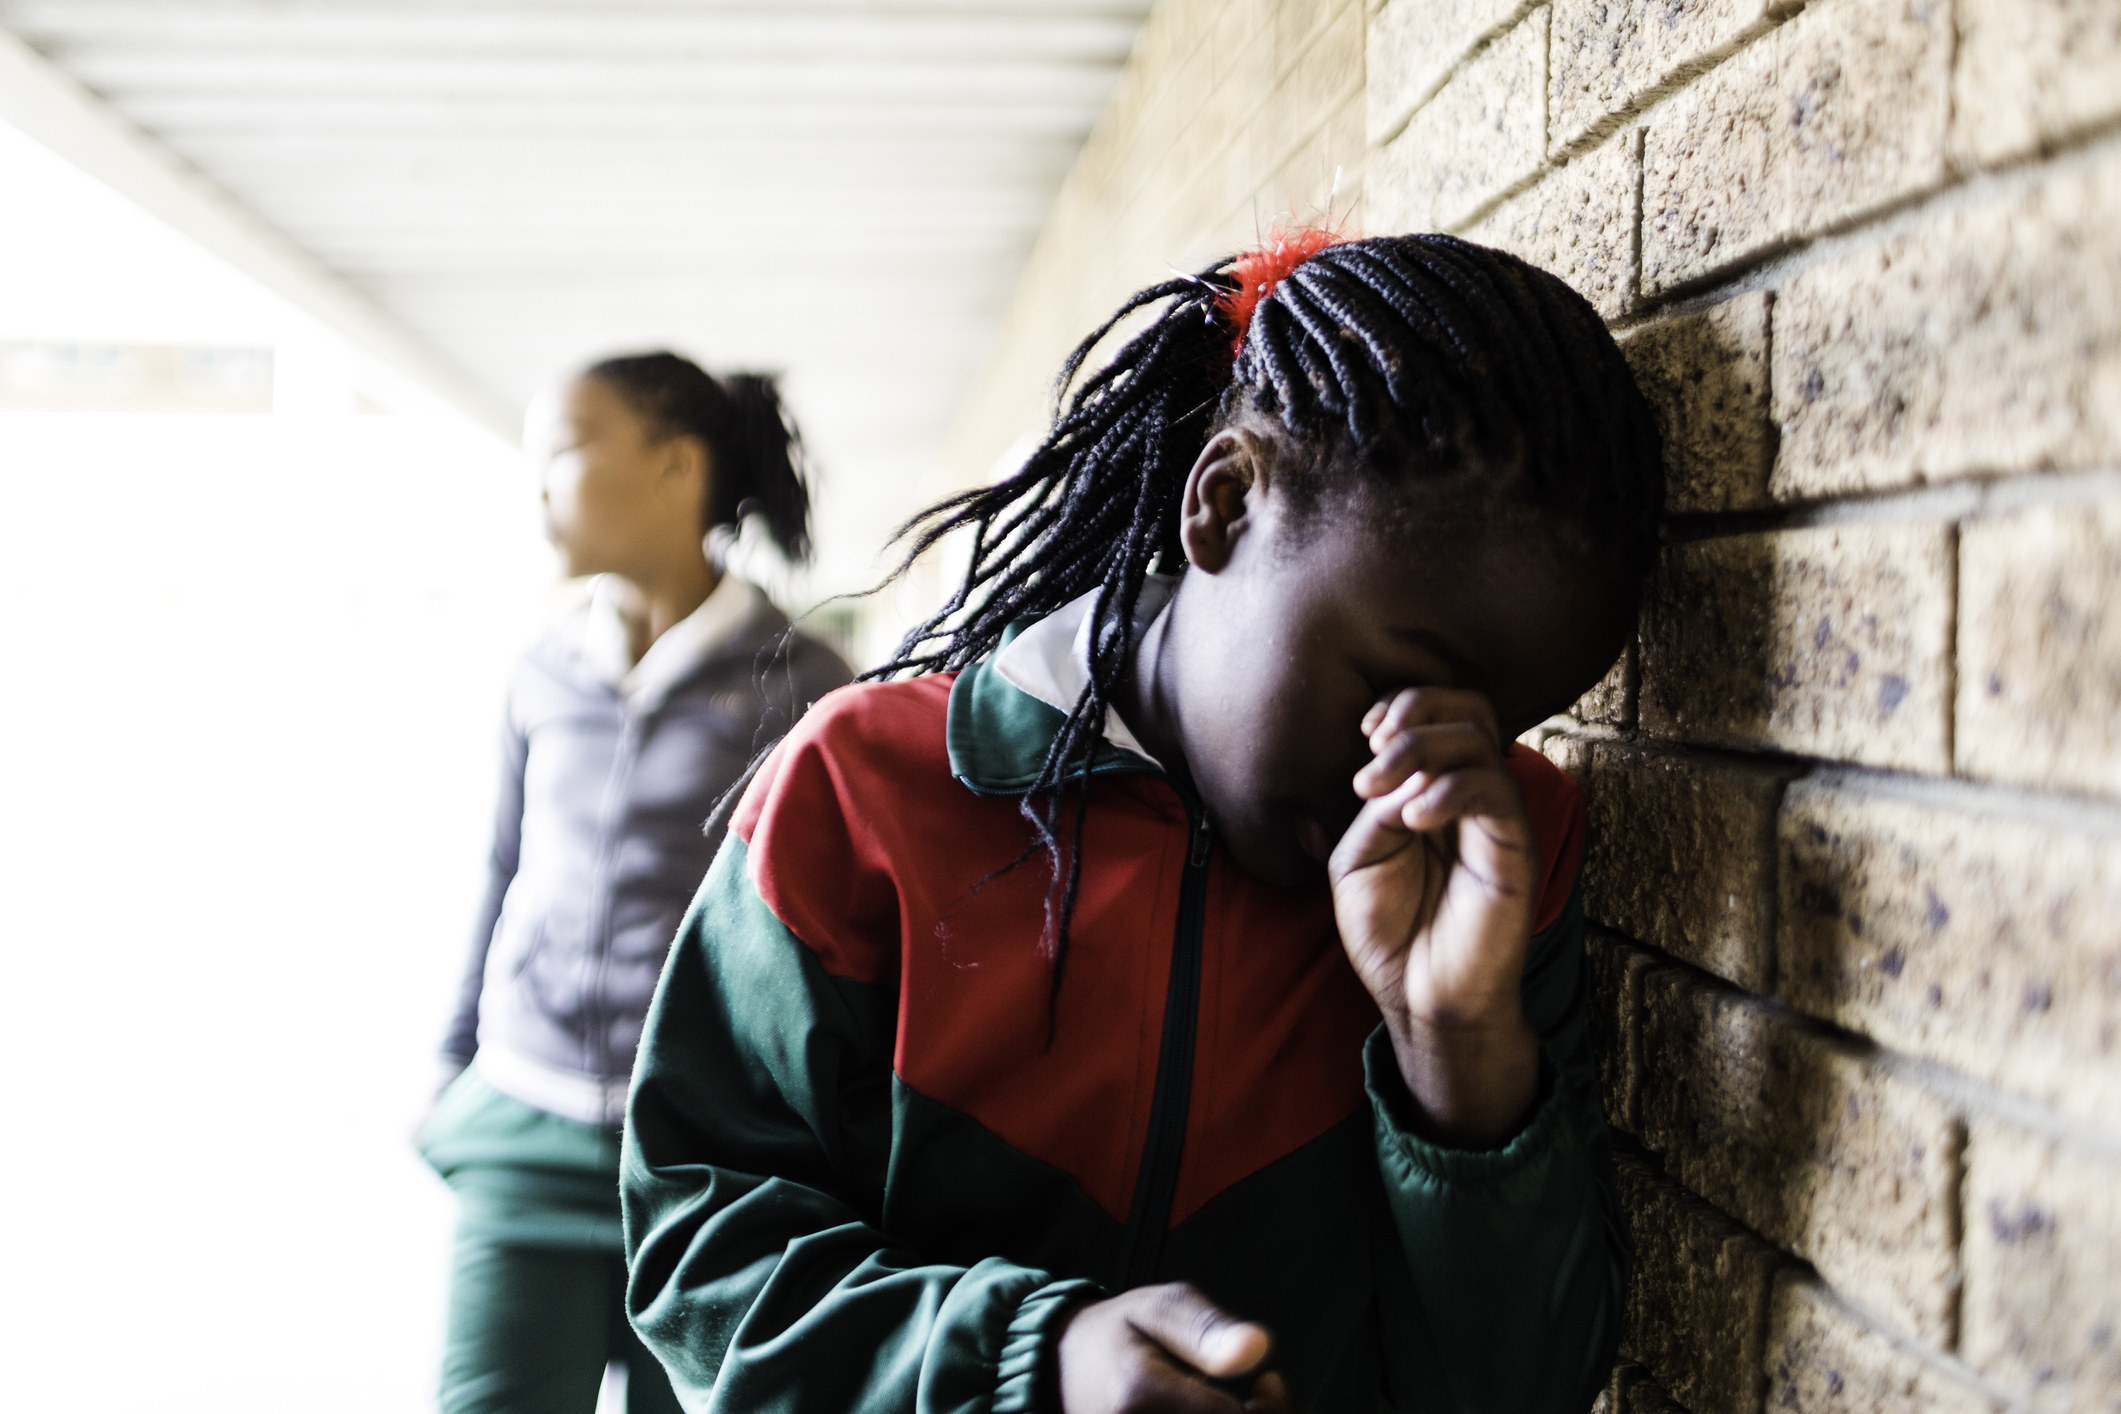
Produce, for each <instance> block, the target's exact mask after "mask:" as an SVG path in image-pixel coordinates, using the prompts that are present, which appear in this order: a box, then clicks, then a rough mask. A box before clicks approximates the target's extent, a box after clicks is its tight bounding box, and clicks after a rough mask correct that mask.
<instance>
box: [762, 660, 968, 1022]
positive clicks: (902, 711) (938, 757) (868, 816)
mask: <svg viewBox="0 0 2121 1414" xmlns="http://www.w3.org/2000/svg"><path fill="white" fill-rule="evenodd" d="M949 691H950V680H949V678H947V677H943V676H936V677H927V678H917V679H914V680H912V681H910V682H903V683H871V684H863V685H858V686H854V687H847V688H842V689H840V690H839V691H837V692H834V693H832V694H830V695H829V696H827V697H826V698H824V699H823V700H822V701H820V702H819V703H818V704H817V705H816V706H815V707H813V708H811V710H810V711H809V712H808V713H806V714H805V715H804V717H803V719H802V721H800V722H798V723H797V724H796V726H795V729H794V730H793V731H791V732H790V733H789V734H788V735H787V737H786V738H785V739H783V740H782V742H781V743H780V745H779V746H777V747H775V748H774V750H773V754H772V756H770V757H769V758H768V759H767V761H766V763H765V765H763V766H762V767H761V768H760V769H759V773H758V775H757V776H756V777H754V778H753V780H752V782H751V785H750V787H749V788H748V789H746V791H745V792H744V797H743V799H742V801H741V802H739V803H738V805H737V809H736V814H735V815H734V816H733V817H732V818H731V820H730V829H731V830H732V831H733V832H734V833H735V834H736V835H737V836H738V837H739V838H740V839H742V840H743V841H744V843H745V845H746V847H747V848H748V850H749V856H748V859H747V861H746V863H747V868H748V870H749V872H750V876H751V884H752V887H753V888H755V889H757V890H758V894H759V897H760V899H761V900H762V901H763V902H764V903H765V905H766V907H767V908H769V909H771V910H772V911H773V915H774V917H776V918H778V919H780V920H781V922H782V923H783V924H784V925H786V927H787V928H788V931H789V932H791V933H793V934H795V936H796V937H797V938H799V939H801V940H802V941H803V943H804V944H805V945H806V946H807V947H808V948H809V949H810V950H811V951H812V952H813V953H815V954H816V955H817V959H818V962H819V963H820V965H822V966H823V967H824V969H825V971H826V972H828V973H830V974H831V975H833V976H835V977H844V978H848V979H851V980H854V981H861V982H882V981H887V980H890V979H891V978H892V977H893V976H894V975H895V974H896V971H897V967H898V943H899V936H900V923H901V918H900V914H901V909H900V899H899V884H898V880H897V878H896V877H895V875H896V863H897V862H896V861H894V860H893V859H892V858H891V855H892V848H891V844H890V841H889V839H888V838H887V836H888V833H889V830H888V824H889V821H890V819H891V818H892V817H893V816H894V815H896V814H897V813H898V812H899V810H900V809H901V808H902V806H903V803H904V802H903V800H902V799H900V798H899V797H900V796H901V795H902V793H904V792H905V791H907V790H909V789H918V788H919V786H921V785H928V786H930V787H931V788H932V786H933V785H934V784H935V781H933V780H930V779H929V778H939V780H940V781H941V782H944V783H947V782H949V779H950V776H949V769H950V768H949V758H948V753H947V750H946V748H945V746H944V735H943V728H944V716H945V713H946V711H947V707H948V701H949ZM880 826H882V827H886V828H880Z"/></svg>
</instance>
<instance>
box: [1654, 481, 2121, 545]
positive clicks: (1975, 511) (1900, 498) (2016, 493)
mask: <svg viewBox="0 0 2121 1414" xmlns="http://www.w3.org/2000/svg"><path fill="white" fill-rule="evenodd" d="M2116 497H2121V468H2117V467H2111V466H2095V467H2086V468H2076V469H2071V470H2068V471H2016V472H2014V471H2010V470H1988V471H1982V472H1979V473H1976V474H1973V475H1969V476H1959V477H1953V478H1950V479H1948V480H1941V481H1935V482H1931V483H1929V484H1927V485H1916V486H1896V487H1888V488H1883V489H1880V490H1866V491H1857V492H1854V493H1851V494H1849V495H1846V496H1840V497H1836V498H1833V499H1830V500H1816V501H1793V502H1789V503H1786V504H1784V505H1780V506H1768V507H1762V508H1760V509H1758V510H1747V511H1708V512H1698V513H1691V514H1680V515H1674V516H1669V517H1667V518H1666V520H1665V539H1666V542H1667V543H1669V544H1682V545H1683V544H1690V543H1692V542H1694V541H1697V540H1715V539H1722V538H1725V537H1729V536H1734V535H1756V534H1763V533H1767V532H1772V531H1778V530H1814V529H1822V528H1832V527H1836V526H1844V525H1857V526H1860V525H1915V524H1932V523H1935V522H1939V521H1947V522H1949V521H1965V520H1978V519H1983V518H1986V517H1992V516H1999V515H2004V514H2008V513H2010V512H2014V511H2022V510H2031V509H2035V508H2038V507H2044V506H2068V505H2093V504H2097V503H2100V502H2104V501H2108V500H2112V499H2114V498H2116Z"/></svg>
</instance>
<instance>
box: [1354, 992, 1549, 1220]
mask: <svg viewBox="0 0 2121 1414" xmlns="http://www.w3.org/2000/svg"><path fill="white" fill-rule="evenodd" d="M1362 1060H1363V1071H1364V1078H1365V1081H1366V1083H1367V1088H1368V1089H1369V1092H1370V1108H1371V1110H1372V1112H1373V1113H1374V1114H1375V1116H1376V1130H1377V1158H1378V1162H1379V1163H1380V1164H1381V1165H1383V1168H1384V1176H1385V1181H1386V1182H1387V1183H1390V1184H1393V1185H1395V1186H1399V1187H1408V1186H1412V1187H1419V1188H1429V1189H1435V1188H1443V1187H1447V1186H1450V1185H1453V1184H1486V1183H1495V1182H1498V1181H1500V1180H1502V1179H1505V1178H1508V1177H1510V1176H1511V1175H1513V1174H1515V1173H1517V1172H1519V1171H1520V1170H1522V1169H1524V1168H1527V1167H1529V1166H1530V1165H1532V1164H1534V1163H1536V1162H1538V1161H1539V1160H1540V1159H1542V1158H1544V1157H1545V1156H1546V1155H1547V1153H1548V1152H1549V1151H1551V1150H1552V1149H1553V1148H1554V1146H1555V1143H1556V1142H1557V1140H1558V1139H1559V1137H1560V1130H1561V1126H1562V1123H1563V1118H1564V1117H1563V1115H1562V1113H1561V1111H1562V1108H1563V1106H1562V1105H1561V1103H1560V1096H1559V1093H1558V1092H1559V1090H1560V1087H1559V1086H1558V1085H1556V1084H1555V1083H1554V1081H1555V1077H1554V1067H1553V1065H1552V1063H1551V1062H1549V1061H1548V1060H1547V1057H1546V1053H1545V1051H1543V1050H1542V1051H1541V1052H1540V1056H1539V1091H1538V1098H1537V1099H1535V1100H1534V1101H1533V1102H1532V1113H1531V1115H1530V1116H1529V1117H1528V1118H1527V1119H1526V1120H1525V1122H1524V1127H1523V1128H1521V1129H1519V1130H1518V1131H1517V1133H1516V1134H1515V1135H1513V1136H1511V1138H1510V1142H1509V1143H1507V1144H1504V1145H1503V1146H1502V1147H1501V1148H1498V1149H1450V1148H1446V1147H1444V1146H1443V1145H1441V1144H1436V1143H1432V1142H1431V1141H1429V1140H1427V1139H1424V1138H1422V1137H1421V1136H1420V1135H1419V1134H1417V1133H1415V1132H1414V1097H1413V1096H1412V1095H1409V1094H1408V1093H1407V1083H1406V1081H1405V1080H1404V1079H1402V1078H1401V1077H1400V1074H1399V1062H1398V1060H1397V1059H1395V1058H1394V1056H1393V1054H1392V1043H1391V1041H1390V1039H1389V1038H1387V1037H1386V1035H1385V1029H1384V1027H1382V1026H1380V1027H1378V1028H1377V1029H1376V1030H1375V1031H1373V1032H1371V1033H1370V1039H1369V1041H1368V1042H1367V1043H1366V1044H1365V1045H1364V1046H1363V1053H1362Z"/></svg>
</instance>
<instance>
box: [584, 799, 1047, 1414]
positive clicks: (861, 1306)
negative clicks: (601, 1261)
mask: <svg viewBox="0 0 2121 1414" xmlns="http://www.w3.org/2000/svg"><path fill="white" fill-rule="evenodd" d="M745 857H746V850H745V847H744V844H743V842H742V841H741V840H740V839H738V838H736V837H735V836H733V835H732V836H731V837H730V838H729V839H728V841H727V842H726V843H725V845H724V847H723V849H722V851H721V853H720V855H719V856H718V857H717V859H716V861H715V864H714V867H713V868H712V869H711V870H710V871H709V873H708V876H707V880H706V882H705V883H704V884H703V885H702V887H701V891H700V895H699V897H698V898H697V899H696V900H695V901H694V903H693V906H692V909H691V911H690V912H689V913H688V914H687V915H686V919H685V922H684V925H683V926H682V927H681V929H680V930H679V934H678V939H677V942H676V944H675V945H674V947H673V948H672V951H671V955H670V961H669V964H668V965H667V967H666V968H665V971H664V973H663V978H662V981H661V983H660V985H659V986H658V988H657V991H656V996H655V1001H654V1003H653V1005H652V1007H651V1009H650V1013H649V1020H648V1026H647V1034H646V1040H645V1041H644V1044H643V1047H642V1051H641V1057H640V1062H639V1064H638V1066H637V1068H636V1070H635V1073H634V1082H633V1093H632V1098H631V1101H630V1104H629V1107H628V1124H627V1131H626V1140H625V1146H624V1153H623V1158H622V1167H621V1185H622V1195H623V1199H624V1207H625V1218H626V1233H627V1247H628V1254H629V1261H630V1265H631V1267H632V1276H631V1280H630V1282H629V1285H628V1292H627V1303H628V1312H629V1314H630V1315H631V1316H632V1318H633V1322H634V1325H635V1327H636V1329H638V1330H639V1331H640V1333H641V1336H642V1339H643V1340H644V1341H646V1343H647V1344H648V1346H649V1348H650V1349H652V1350H653V1351H654V1352H655V1353H656V1356H657V1358H658V1359H660V1360H661V1361H662V1362H663V1363H664V1365H665V1366H666V1367H667V1368H668V1369H669V1371H670V1374H671V1379H672V1382H673V1384H674V1385H675V1386H676V1388H677V1389H678V1391H679V1393H680V1395H681V1397H682V1398H684V1399H685V1400H686V1402H687V1404H688V1407H692V1408H695V1409H701V1410H712V1411H732V1414H733V1412H734V1411H742V1414H764V1411H775V1414H865V1412H866V1411H877V1412H878V1414H881V1411H886V1410H890V1411H906V1410H914V1411H918V1412H919V1414H945V1411H951V1412H952V1414H955V1412H956V1411H963V1414H1008V1411H1016V1410H1025V1409H1028V1408H1030V1406H1031V1401H1032V1396H1033V1393H1034V1383H1035V1376H1036V1372H1037V1364H1038V1358H1039V1351H1040V1348H1041V1345H1042V1335H1043V1332H1044V1329H1045V1327H1046V1325H1047V1323H1048V1322H1049V1321H1050V1320H1051V1318H1052V1317H1053V1316H1054V1315H1056V1314H1057V1313H1058V1312H1059V1311H1060V1310H1061V1309H1062V1308H1063V1307H1064V1305H1065V1304H1066V1302H1067V1301H1068V1300H1070V1299H1071V1298H1072V1297H1074V1296H1075V1295H1077V1294H1078V1293H1081V1292H1083V1291H1085V1290H1087V1288H1085V1287H1084V1286H1083V1285H1082V1284H1080V1283H1075V1282H1068V1281H1065V1280H1057V1279H1055V1278H1054V1277H1052V1276H1051V1275H1050V1274H1048V1273H1047V1272H1045V1271H1042V1270H1039V1269H1036V1268H1032V1267H1027V1266H1023V1265H1020V1264H1018V1263H1015V1262H1011V1261H1008V1260H1005V1259H1002V1258H998V1257H987V1258H984V1259H982V1260H978V1261H972V1262H968V1263H964V1264H960V1265H951V1264H941V1263H936V1262H933V1261H930V1260H927V1259H926V1254H917V1253H915V1252H913V1251H911V1250H908V1249H907V1248H906V1247H904V1246H902V1245H900V1244H899V1243H897V1242H894V1241H893V1240H892V1239H891V1238H890V1237H888V1236H887V1235H886V1234H885V1232H884V1231H883V1229H882V1228H881V1226H880V1223H881V1221H882V1216H883V1214H882V1208H883V1190H884V1179H885V1174H886V1169H887V1165H888V1163H889V1155H890V1152H891V1148H892V1127H893V1124H892V1103H893V1102H892V1077H891V1044H892V1042H891V1038H892V1017H893V1012H892V1005H893V999H892V998H891V997H890V996H889V995H888V994H887V993H885V992H883V991H881V990H880V989H877V988H873V987H867V986H863V985H860V984H856V983H850V982H842V981H837V980H835V979H832V978H830V977H828V976H826V974H825V973H824V971H823V970H822V969H821V968H820V967H819V966H818V965H817V962H816V960H815V959H814V957H813V956H812V955H811V953H810V952H809V950H808V949H807V948H805V947H804V946H803V945H802V944H801V943H800V942H799V941H797V940H796V939H795V938H794V937H793V936H792V935H791V934H790V933H789V932H788V931H787V929H786V928H784V927H782V925H781V924H780V922H779V920H778V919H776V918H774V917H773V915H772V914H771V913H770V912H769V911H768V910H767V909H766V907H765V905H764V904H763V903H762V902H761V901H760V900H759V898H758V897H757V895H756V894H755V893H754V892H753V890H752V888H751V885H750V881H749V879H748V878H747V877H746V873H745ZM669 1016H675V1017H682V1018H684V1020H683V1021H682V1023H680V1024H675V1025H673V1024H668V1023H667V1022H666V1021H665V1020H664V1018H665V1017H669Z"/></svg>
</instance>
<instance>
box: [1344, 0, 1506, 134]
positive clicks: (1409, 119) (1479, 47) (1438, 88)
mask: <svg viewBox="0 0 2121 1414" xmlns="http://www.w3.org/2000/svg"><path fill="white" fill-rule="evenodd" d="M1547 3H1548V0H1519V4H1518V6H1517V8H1516V9H1514V10H1512V11H1511V12H1510V14H1509V17H1508V18H1506V19H1504V20H1501V21H1500V22H1498V23H1496V24H1494V25H1491V26H1489V27H1488V28H1487V29H1484V30H1482V31H1481V32H1480V33H1479V34H1476V35H1475V36H1473V38H1472V39H1471V40H1470V41H1469V42H1468V44H1467V47H1466V48H1465V49H1463V50H1461V51H1460V52H1459V55H1458V57H1457V58H1456V59H1453V60H1452V61H1451V62H1450V63H1449V64H1447V65H1446V66H1445V67H1444V68H1443V70H1442V71H1441V72H1440V73H1439V74H1438V75H1437V77H1436V81H1435V82H1434V83H1433V84H1431V85H1430V86H1429V88H1428V90H1427V91H1426V92H1424V93H1422V94H1420V95H1418V96H1417V97H1416V98H1415V99H1414V102H1413V103H1412V104H1411V105H1410V106H1409V107H1408V108H1407V111H1406V113H1405V114H1404V115H1403V116H1401V117H1399V118H1397V119H1395V120H1394V121H1393V123H1392V124H1391V126H1390V128H1389V129H1387V130H1386V131H1385V132H1383V133H1380V134H1378V135H1376V136H1374V137H1370V138H1369V146H1370V149H1371V150H1372V151H1373V152H1374V151H1376V150H1377V149H1378V148H1381V147H1386V146H1389V145H1390V144H1392V143H1394V142H1397V141H1398V140H1399V138H1400V135H1401V134H1402V133H1404V132H1406V130H1407V128H1408V127H1409V125H1411V124H1412V123H1413V121H1414V118H1415V115H1416V114H1418V113H1420V112H1421V110H1422V109H1424V108H1426V107H1428V106H1429V105H1430V104H1431V103H1434V102H1435V101H1436V95H1437V94H1439V93H1442V92H1443V91H1444V90H1445V89H1446V88H1449V87H1450V86H1451V82H1452V80H1454V79H1456V78H1457V77H1458V76H1459V75H1460V74H1461V73H1463V72H1465V70H1466V68H1467V66H1468V65H1470V64H1472V62H1473V61H1474V60H1476V59H1478V58H1479V57H1480V56H1481V55H1483V54H1485V53H1487V52H1488V50H1489V49H1490V48H1491V47H1493V45H1494V43H1495V41H1496V40H1498V39H1500V38H1502V37H1503V36H1504V35H1505V34H1508V33H1509V32H1510V31H1511V30H1512V29H1514V28H1516V27H1517V25H1518V24H1519V23H1521V22H1522V21H1523V20H1524V17H1525V16H1527V15H1529V14H1531V13H1532V12H1533V11H1534V10H1536V9H1538V8H1539V7H1540V6H1541V5H1544V4H1547ZM1387 8H1388V6H1386V5H1380V6H1378V7H1377V9H1376V10H1374V11H1372V12H1371V14H1372V16H1373V17H1374V16H1375V15H1379V14H1382V13H1384V11H1385V10H1386V9H1387ZM1362 49H1363V69H1364V81H1365V83H1367V82H1368V72H1369V62H1370V30H1369V23H1368V19H1367V18H1366V19H1365V21H1364V24H1363V45H1362ZM1366 136H1367V134H1366ZM1541 136H1542V137H1544V134H1543V133H1542V134H1541ZM1544 146H1545V144H1544V143H1542V144H1541V147H1542V148H1544Z"/></svg>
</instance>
